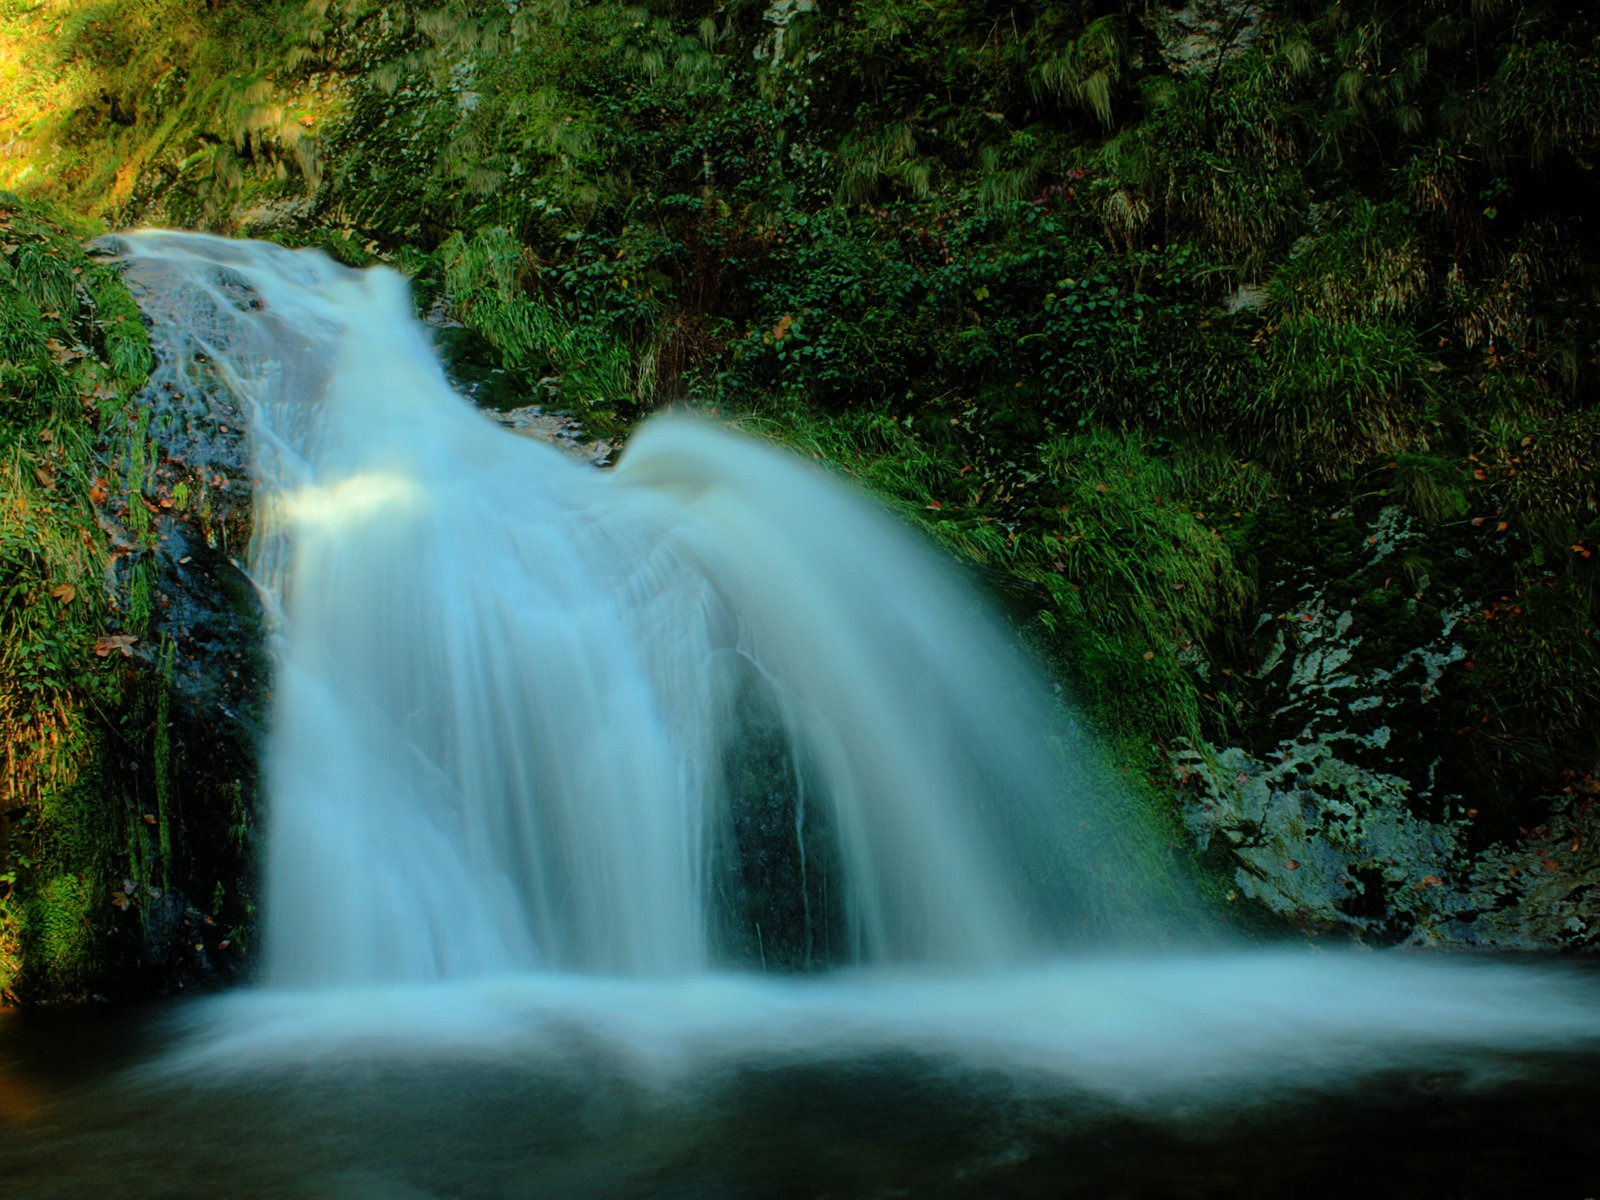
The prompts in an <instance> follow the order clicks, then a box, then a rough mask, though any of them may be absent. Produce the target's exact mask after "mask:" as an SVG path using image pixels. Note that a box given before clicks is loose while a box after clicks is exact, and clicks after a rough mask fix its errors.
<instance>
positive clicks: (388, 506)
mask: <svg viewBox="0 0 1600 1200" xmlns="http://www.w3.org/2000/svg"><path fill="white" fill-rule="evenodd" d="M422 494H423V493H422V489H421V488H420V487H418V486H417V483H416V481H415V480H413V479H411V478H410V477H408V476H405V475H398V474H392V473H388V472H382V471H364V472H362V473H361V474H359V475H351V476H349V477H348V478H346V479H341V480H339V481H338V482H337V483H330V484H325V485H320V486H319V485H316V484H307V485H305V486H304V487H301V488H296V489H295V490H294V491H292V492H289V493H287V494H286V495H284V496H283V497H282V498H281V499H280V500H279V511H280V515H281V517H282V518H283V520H284V521H285V522H286V523H288V524H291V525H300V526H336V525H349V524H353V523H355V522H359V521H366V520H370V519H372V518H373V517H375V516H377V515H378V514H380V513H386V514H392V513H394V512H395V511H397V510H400V509H407V508H413V507H415V506H417V505H418V504H420V503H421V502H422Z"/></svg>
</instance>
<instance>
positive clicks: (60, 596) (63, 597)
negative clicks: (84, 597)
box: [50, 583, 78, 604]
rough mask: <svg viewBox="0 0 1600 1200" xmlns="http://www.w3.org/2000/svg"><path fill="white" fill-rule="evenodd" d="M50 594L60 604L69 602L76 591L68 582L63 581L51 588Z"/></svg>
mask: <svg viewBox="0 0 1600 1200" xmlns="http://www.w3.org/2000/svg"><path fill="white" fill-rule="evenodd" d="M50 594H51V595H52V596H54V597H55V598H56V599H57V600H59V601H61V603H62V604H71V603H72V599H73V597H74V596H76V595H77V594H78V591H77V589H76V588H74V587H73V586H72V585H71V584H70V583H63V584H59V585H57V586H56V587H53V588H51V589H50Z"/></svg>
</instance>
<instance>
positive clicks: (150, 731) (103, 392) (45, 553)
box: [0, 193, 238, 1000]
mask: <svg viewBox="0 0 1600 1200" xmlns="http://www.w3.org/2000/svg"><path fill="white" fill-rule="evenodd" d="M83 235H84V230H83V229H81V228H74V227H72V226H70V225H68V224H65V223H63V222H62V221H61V220H60V219H59V218H58V217H56V216H55V215H53V214H52V213H50V212H49V211H48V210H47V209H44V208H42V207H40V206H38V205H35V204H28V203H23V202H20V201H18V200H17V199H16V198H15V197H14V196H8V195H5V194H3V193H0V312H3V314H4V320H3V323H0V328H3V329H4V335H3V336H4V345H3V347H0V355H3V357H0V564H3V566H4V574H3V578H4V581H5V583H4V589H3V590H0V735H3V737H4V741H5V747H6V754H5V759H4V762H3V764H0V997H3V998H5V999H8V1000H10V999H18V1000H26V999H33V998H61V997H69V998H70V997H82V996H84V995H87V994H90V993H96V992H99V993H108V992H114V991H126V990H129V989H130V988H135V987H138V986H140V981H141V979H142V978H143V977H145V976H148V975H158V976H159V975H162V974H167V973H169V972H170V971H171V970H172V969H173V967H174V963H173V961H172V960H173V957H174V955H176V954H180V953H188V952H189V951H190V950H191V949H192V950H194V951H195V953H198V954H203V953H204V951H203V945H204V941H205V939H204V938H203V937H201V938H200V939H199V940H198V944H194V945H192V943H195V942H196V936H195V934H194V932H193V928H192V927H193V926H194V925H195V924H196V923H197V922H198V921H199V920H200V919H201V918H202V915H205V916H207V917H209V913H205V914H202V912H201V911H200V910H193V911H192V915H191V911H190V903H189V901H188V900H187V899H186V898H183V894H182V893H180V892H177V891H175V890H174V889H176V888H179V887H182V888H185V889H190V890H191V892H193V891H198V890H199V886H200V885H198V884H197V883H196V882H195V880H194V879H193V878H192V876H193V875H194V874H195V872H196V870H197V869H199V871H200V872H201V873H202V874H211V873H214V872H216V871H217V870H218V866H217V864H216V863H215V862H204V863H197V862H196V860H195V858H194V856H193V855H192V853H191V852H190V847H189V846H188V845H187V839H186V838H185V837H184V833H183V826H184V825H185V824H189V825H192V826H193V827H194V828H195V829H196V830H197V831H199V830H201V829H203V828H204V824H205V822H204V820H203V819H192V818H191V816H190V814H189V813H188V812H187V804H186V797H185V795H184V793H185V791H186V788H185V786H184V784H185V782H186V781H183V780H180V779H178V778H177V777H176V766H175V762H174V754H173V749H172V737H173V730H174V728H175V727H177V725H176V718H175V716H174V714H173V712H172V705H171V700H170V695H169V693H170V690H171V685H172V682H173V679H172V671H173V664H174V661H175V652H176V647H175V645H174V644H173V642H172V641H171V639H170V637H169V636H168V635H167V634H166V633H165V632H164V630H163V629H162V628H161V622H159V621H157V620H156V618H155V615H154V614H155V609H156V607H157V605H158V602H159V603H163V604H164V603H167V600H166V597H165V596H164V595H161V596H158V595H157V594H156V592H155V585H154V580H155V568H154V557H155V550H156V546H157V541H158V537H160V534H159V532H158V520H157V518H156V517H154V516H152V510H155V511H156V512H159V511H161V509H160V506H159V505H158V504H157V502H156V500H157V497H158V496H159V495H160V492H159V491H158V485H157V482H156V480H157V474H158V467H157V464H156V463H155V462H154V461H152V456H153V453H154V448H155V443H154V442H153V441H152V440H151V439H150V436H149V424H150V413H151V409H150V406H149V404H148V403H147V402H146V403H139V402H138V400H137V399H136V396H137V393H138V389H139V387H140V385H141V384H142V383H143V382H144V380H145V377H146V375H147V374H148V372H149V370H150V366H151V361H150V349H149V343H148V341H147V339H146V336H145V331H144V327H143V325H142V323H141V322H140V320H139V317H138V312H137V310H136V309H135V307H134V303H133V299H132V297H131V296H130V295H129V293H128V290H127V288H126V287H125V286H124V285H123V282H122V279H121V277H120V276H119V275H118V273H117V271H116V270H115V269H114V268H113V267H112V266H111V265H109V264H107V263H105V262H103V261H100V260H97V259H95V258H91V257H90V256H89V255H88V254H86V252H85V249H84V246H83V244H82V239H83ZM168 503H169V504H170V501H169V502H168ZM198 799H199V798H198V797H188V798H187V800H188V802H189V803H192V802H194V801H195V800H198ZM226 869H227V870H230V871H232V872H234V873H235V874H237V870H238V868H237V865H236V864H230V865H229V866H228V867H227V868H226ZM206 899H209V896H207V897H206ZM205 907H206V909H211V908H213V907H217V906H213V905H209V904H207V905H205ZM235 907H237V906H235ZM211 940H212V941H213V942H215V941H216V940H217V939H216V938H212V939H211ZM175 943H176V945H175ZM179 945H181V947H182V950H181V951H180V950H178V949H177V948H176V946H179Z"/></svg>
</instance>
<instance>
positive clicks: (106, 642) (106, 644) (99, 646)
mask: <svg viewBox="0 0 1600 1200" xmlns="http://www.w3.org/2000/svg"><path fill="white" fill-rule="evenodd" d="M138 640H139V639H138V638H136V637H134V636H133V634H131V633H108V634H106V635H105V636H104V637H103V638H101V639H100V640H99V641H97V642H95V644H94V653H95V657H97V658H105V657H106V656H107V655H109V654H121V655H122V656H123V657H124V658H132V657H133V649H132V647H133V644H134V643H135V642H137V641H138Z"/></svg>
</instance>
